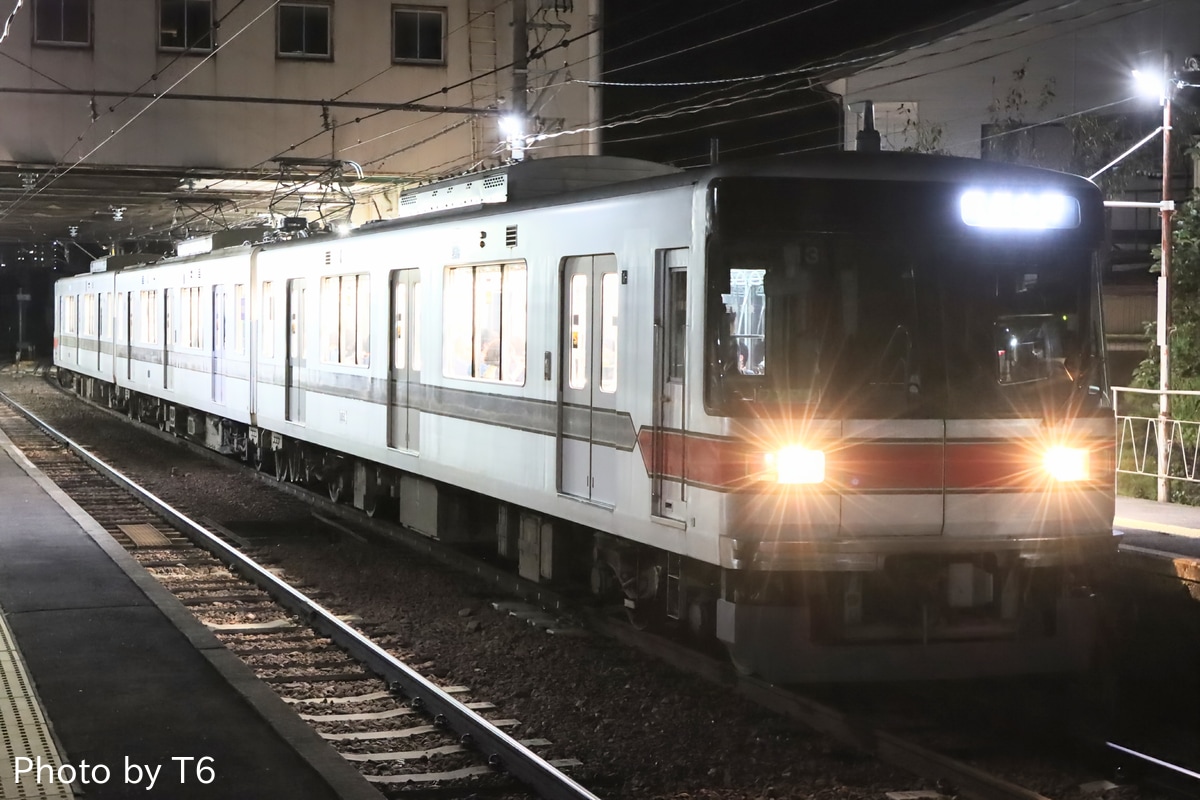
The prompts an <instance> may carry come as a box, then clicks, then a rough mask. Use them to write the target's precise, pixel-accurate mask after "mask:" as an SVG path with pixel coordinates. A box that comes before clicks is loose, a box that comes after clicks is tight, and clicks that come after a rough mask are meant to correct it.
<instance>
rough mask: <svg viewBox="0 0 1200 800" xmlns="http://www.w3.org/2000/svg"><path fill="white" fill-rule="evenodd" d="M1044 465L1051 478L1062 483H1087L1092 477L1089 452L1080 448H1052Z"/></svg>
mask: <svg viewBox="0 0 1200 800" xmlns="http://www.w3.org/2000/svg"><path fill="white" fill-rule="evenodd" d="M1043 463H1044V464H1045V466H1046V472H1048V473H1050V477H1052V478H1054V480H1056V481H1059V482H1062V483H1068V482H1070V481H1086V480H1087V479H1088V477H1089V476H1090V472H1089V470H1088V451H1087V450H1084V449H1082V448H1079V447H1051V448H1050V449H1049V450H1047V451H1046V456H1045V459H1044V461H1043Z"/></svg>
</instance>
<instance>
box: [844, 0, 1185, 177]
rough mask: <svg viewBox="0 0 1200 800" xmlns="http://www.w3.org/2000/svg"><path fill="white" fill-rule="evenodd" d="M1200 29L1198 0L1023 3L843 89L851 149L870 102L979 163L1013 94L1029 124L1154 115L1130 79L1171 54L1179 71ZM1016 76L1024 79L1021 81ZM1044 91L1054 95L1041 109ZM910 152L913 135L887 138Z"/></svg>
mask: <svg viewBox="0 0 1200 800" xmlns="http://www.w3.org/2000/svg"><path fill="white" fill-rule="evenodd" d="M1197 30H1200V3H1196V2H1194V0H1147V1H1145V2H1136V1H1135V0H1074V1H1073V2H1072V1H1071V0H1066V1H1064V0H1033V1H1032V2H1028V3H1023V4H1021V5H1018V6H1015V7H1013V8H1011V9H1009V10H1007V11H1004V12H1002V13H1000V14H997V15H996V16H994V17H991V18H988V19H986V20H984V21H982V22H979V23H977V24H975V25H972V26H970V27H968V28H965V29H964V30H962V31H959V32H958V33H956V34H953V35H951V36H946V37H943V38H942V39H940V40H939V41H937V42H935V43H933V44H930V45H926V46H923V47H918V48H914V49H911V50H908V51H906V52H904V53H902V54H899V55H896V56H894V57H892V58H889V59H887V60H885V61H883V62H881V63H879V64H877V65H875V66H874V67H872V68H870V69H868V70H864V71H863V72H861V73H858V74H856V75H854V76H851V77H849V78H845V79H843V80H841V81H838V82H836V83H835V84H834V86H833V87H832V88H833V89H834V90H835V91H836V92H837V93H839V94H842V95H843V96H844V97H845V100H846V104H847V118H846V147H847V149H853V147H854V134H855V131H857V130H858V128H859V127H860V124H861V122H860V116H859V113H860V111H859V107H856V105H855V104H859V103H861V102H862V101H863V100H872V101H875V102H877V103H891V104H898V103H902V102H903V103H907V104H909V105H910V106H914V105H915V110H914V113H913V114H912V116H911V118H913V119H914V124H919V125H921V126H923V127H924V130H925V131H929V130H932V129H933V128H934V127H937V128H940V130H941V135H940V137H939V142H938V143H939V146H940V148H941V149H942V150H943V151H945V152H948V153H951V154H953V155H961V156H970V157H979V156H980V153H981V136H980V131H981V127H982V126H983V125H985V124H987V123H989V122H992V121H994V115H993V114H992V113H991V112H990V111H989V109H988V107H989V105H990V104H992V103H993V102H994V101H999V102H1000V103H1001V104H1003V102H1004V100H1005V98H1006V96H1007V94H1008V92H1009V91H1010V89H1012V88H1013V87H1014V86H1019V87H1020V89H1021V91H1022V93H1023V94H1024V96H1025V98H1026V99H1027V100H1028V101H1029V102H1028V104H1027V105H1026V106H1024V107H1023V108H1022V109H1019V110H1018V114H1017V116H1019V118H1021V119H1023V120H1026V121H1029V122H1046V121H1050V120H1054V119H1057V118H1059V117H1063V116H1066V115H1069V114H1075V113H1079V112H1086V111H1104V112H1112V113H1117V112H1131V111H1136V110H1137V109H1139V108H1141V109H1143V110H1145V111H1146V112H1147V113H1150V109H1151V108H1152V107H1154V106H1155V103H1154V101H1152V100H1145V99H1142V98H1137V97H1135V96H1134V95H1135V92H1134V88H1133V85H1132V80H1131V76H1130V71H1131V70H1132V69H1134V68H1141V69H1142V70H1156V71H1159V72H1161V70H1162V64H1163V51H1164V49H1165V50H1169V51H1171V52H1172V53H1173V55H1174V61H1175V62H1176V63H1177V64H1182V61H1183V59H1184V58H1185V57H1187V56H1189V55H1192V54H1193V53H1195V52H1197V51H1198V50H1200V40H1197V38H1196V31H1197ZM1018 70H1024V71H1025V76H1024V78H1023V79H1022V80H1020V81H1019V82H1017V81H1014V77H1013V76H1014V73H1015V72H1016V71H1018ZM1047 87H1048V88H1050V89H1051V90H1052V92H1053V96H1052V97H1048V98H1046V99H1047V102H1046V104H1045V105H1044V106H1042V107H1039V106H1040V101H1041V99H1042V90H1043V88H1047ZM916 112H919V114H918V113H916ZM909 132H910V134H912V133H915V131H914V130H912V129H911V128H910V131H909ZM913 144H915V141H914V139H913V138H912V137H911V136H910V137H909V138H907V139H906V138H905V136H903V135H897V136H893V137H891V139H890V146H891V147H893V148H894V149H900V148H902V147H905V146H912V145H913ZM883 146H884V147H885V148H888V147H889V141H888V137H885V142H884V145H883Z"/></svg>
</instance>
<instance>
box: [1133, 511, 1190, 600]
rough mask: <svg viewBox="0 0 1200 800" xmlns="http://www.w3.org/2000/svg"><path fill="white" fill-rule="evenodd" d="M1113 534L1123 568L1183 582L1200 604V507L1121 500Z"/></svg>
mask: <svg viewBox="0 0 1200 800" xmlns="http://www.w3.org/2000/svg"><path fill="white" fill-rule="evenodd" d="M1113 530H1114V531H1115V532H1117V533H1119V534H1120V536H1121V540H1120V544H1119V545H1118V547H1117V563H1118V564H1119V565H1121V566H1124V567H1128V568H1131V569H1132V570H1137V571H1138V572H1140V573H1148V574H1151V575H1156V576H1158V577H1159V578H1166V579H1168V580H1169V581H1172V582H1175V581H1179V582H1182V584H1183V586H1184V587H1185V588H1186V589H1187V591H1188V594H1190V595H1191V596H1192V598H1193V599H1195V600H1197V601H1200V507H1197V506H1185V505H1179V504H1177V503H1159V502H1156V501H1154V500H1142V499H1138V498H1134V497H1118V498H1117V513H1116V516H1115V518H1114V519H1113ZM1131 574H1132V572H1131Z"/></svg>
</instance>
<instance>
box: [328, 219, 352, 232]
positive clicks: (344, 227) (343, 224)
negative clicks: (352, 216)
mask: <svg viewBox="0 0 1200 800" xmlns="http://www.w3.org/2000/svg"><path fill="white" fill-rule="evenodd" d="M352 230H354V226H353V225H351V224H350V221H349V220H340V221H338V222H335V223H333V232H334V233H336V234H337V235H338V236H346V235H347V234H349V233H350V231H352Z"/></svg>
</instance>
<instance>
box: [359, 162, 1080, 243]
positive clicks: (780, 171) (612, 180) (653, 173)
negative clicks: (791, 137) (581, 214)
mask: <svg viewBox="0 0 1200 800" xmlns="http://www.w3.org/2000/svg"><path fill="white" fill-rule="evenodd" d="M500 169H501V170H503V171H504V172H503V174H504V178H503V180H504V182H505V184H506V189H507V194H506V196H504V197H503V198H500V199H495V198H490V199H484V198H476V199H475V201H474V202H469V203H461V202H460V203H453V204H452V203H450V202H447V203H446V205H444V206H443V207H436V208H435V207H427V210H426V211H425V213H417V214H410V215H408V216H401V217H399V218H395V219H388V220H380V221H378V222H371V223H368V224H367V225H365V226H363V228H361V229H360V230H362V231H364V232H365V231H374V230H379V229H390V228H394V227H408V226H411V225H416V224H421V223H422V222H425V221H427V220H428V221H433V220H439V219H448V218H458V217H473V216H477V215H486V214H491V213H500V212H503V211H509V210H518V209H525V208H536V207H541V206H553V205H561V204H564V203H572V202H581V201H586V200H592V199H601V198H608V197H616V196H622V195H631V194H639V193H642V192H651V191H660V190H664V189H670V188H673V187H679V186H686V185H697V184H704V185H707V184H708V183H709V182H710V181H712V180H714V179H717V178H727V177H784V178H786V177H793V178H813V179H825V180H873V181H926V182H943V183H970V182H972V181H990V182H1000V183H1005V184H1009V185H1012V186H1020V185H1025V184H1037V185H1039V186H1054V187H1059V188H1062V189H1064V190H1069V191H1072V192H1075V193H1078V194H1081V195H1086V194H1089V193H1091V194H1094V196H1095V198H1096V200H1097V202H1099V200H1100V193H1099V189H1098V188H1097V187H1096V185H1095V184H1094V183H1092V182H1091V181H1089V180H1087V179H1086V178H1083V177H1080V176H1078V175H1071V174H1068V173H1065V172H1056V171H1053V170H1047V169H1042V168H1038V167H1026V166H1020V165H1015V164H1007V163H1003V162H995V161H984V160H981V159H977V158H962V157H958V156H940V155H928V154H923V153H898V152H873V153H860V152H841V151H839V152H830V153H811V154H802V155H795V156H775V157H770V158H764V159H756V160H748V161H735V162H730V163H727V164H716V165H711V166H706V167H697V168H694V169H689V170H679V169H676V168H673V167H669V166H664V165H661V164H656V163H654V162H648V161H637V160H636V159H620V158H612V157H609V156H566V157H562V158H550V159H542V160H535V161H525V162H520V163H517V164H512V165H509V166H508V167H504V168H500ZM497 174H499V173H497V172H496V171H489V172H484V173H480V174H479V175H478V176H463V177H461V178H456V179H453V181H450V182H442V183H437V184H431V185H430V186H429V187H425V189H424V190H428V191H432V192H438V191H439V188H442V187H445V188H448V189H449V190H450V193H453V192H455V191H457V192H459V198H460V199H462V198H465V197H466V195H467V192H468V191H470V190H475V191H478V190H479V189H480V188H483V190H484V191H486V187H484V186H483V184H484V183H486V182H487V181H488V180H489V177H490V176H494V175H497ZM465 187H471V188H470V189H467V188H465ZM442 196H443V198H445V195H444V194H443V195H442ZM435 197H436V195H435ZM426 202H428V203H429V205H434V202H433V201H426Z"/></svg>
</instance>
